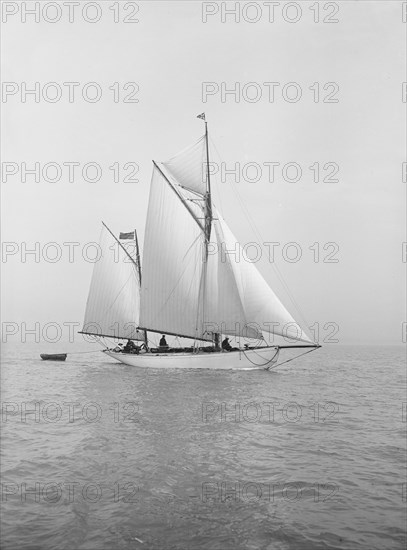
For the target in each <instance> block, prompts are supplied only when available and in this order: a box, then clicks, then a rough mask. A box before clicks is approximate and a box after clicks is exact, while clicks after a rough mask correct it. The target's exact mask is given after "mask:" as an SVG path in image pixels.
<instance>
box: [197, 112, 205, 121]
mask: <svg viewBox="0 0 407 550" xmlns="http://www.w3.org/2000/svg"><path fill="white" fill-rule="evenodd" d="M196 118H202V120H206V119H205V113H201V114H200V115H198V116H197V117H196Z"/></svg>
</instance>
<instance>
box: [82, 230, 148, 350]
mask: <svg viewBox="0 0 407 550" xmlns="http://www.w3.org/2000/svg"><path fill="white" fill-rule="evenodd" d="M100 248H101V253H102V255H101V258H100V259H99V260H98V261H96V263H95V265H94V268H93V275H92V282H91V286H90V290H89V296H88V301H87V304H86V312H85V320H84V324H83V329H82V332H83V333H85V334H95V335H99V336H110V337H115V338H130V339H132V340H143V339H144V334H143V333H142V332H139V331H137V327H138V324H139V312H140V280H139V275H138V269H137V266H136V264H135V263H134V261H133V260H132V258H131V257H129V255H128V254H127V253H126V251H125V250H124V248H123V247H122V245H121V244H120V243H119V242H118V241H117V239H115V237H114V236H113V235H112V234H111V233H110V231H109V230H108V229H107V227H106V226H103V227H102V232H101V236H100Z"/></svg>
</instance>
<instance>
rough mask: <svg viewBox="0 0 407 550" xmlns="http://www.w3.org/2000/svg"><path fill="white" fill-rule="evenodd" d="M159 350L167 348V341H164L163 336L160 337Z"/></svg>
mask: <svg viewBox="0 0 407 550" xmlns="http://www.w3.org/2000/svg"><path fill="white" fill-rule="evenodd" d="M160 348H161V349H167V348H168V344H167V340H166V339H165V335H164V334H163V335H162V337H161V340H160Z"/></svg>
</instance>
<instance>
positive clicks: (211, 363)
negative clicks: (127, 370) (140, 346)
mask: <svg viewBox="0 0 407 550" xmlns="http://www.w3.org/2000/svg"><path fill="white" fill-rule="evenodd" d="M103 353H105V354H106V355H108V356H109V357H112V359H116V360H117V361H120V363H124V364H125V365H129V366H130V367H146V368H150V369H212V370H230V369H234V370H258V369H266V368H269V367H271V366H272V365H274V364H275V363H277V361H278V355H279V350H278V349H277V348H260V349H253V350H247V351H244V352H243V351H230V352H219V353H218V352H217V353H205V352H201V353H195V354H192V353H168V354H163V353H160V354H154V353H144V354H143V353H142V354H139V355H133V354H128V353H116V352H114V351H111V350H103Z"/></svg>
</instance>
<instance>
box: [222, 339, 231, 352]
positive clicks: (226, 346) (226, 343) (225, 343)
mask: <svg viewBox="0 0 407 550" xmlns="http://www.w3.org/2000/svg"><path fill="white" fill-rule="evenodd" d="M222 349H223V350H224V351H232V349H233V348H232V346H231V345H230V344H229V338H225V339H224V340H223V342H222Z"/></svg>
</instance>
